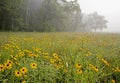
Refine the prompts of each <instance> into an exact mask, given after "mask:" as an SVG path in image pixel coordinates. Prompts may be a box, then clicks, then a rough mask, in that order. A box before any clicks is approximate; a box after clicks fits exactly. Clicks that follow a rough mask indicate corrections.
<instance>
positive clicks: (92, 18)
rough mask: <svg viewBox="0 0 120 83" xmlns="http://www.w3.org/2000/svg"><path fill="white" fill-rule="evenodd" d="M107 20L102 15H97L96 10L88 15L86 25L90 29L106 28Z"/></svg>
mask: <svg viewBox="0 0 120 83" xmlns="http://www.w3.org/2000/svg"><path fill="white" fill-rule="evenodd" d="M107 23H108V21H107V20H106V19H105V17H104V16H102V15H99V14H98V13H97V12H94V13H92V14H89V15H88V25H89V27H90V28H91V29H93V30H95V32H96V30H97V29H100V30H102V29H103V28H107Z"/></svg>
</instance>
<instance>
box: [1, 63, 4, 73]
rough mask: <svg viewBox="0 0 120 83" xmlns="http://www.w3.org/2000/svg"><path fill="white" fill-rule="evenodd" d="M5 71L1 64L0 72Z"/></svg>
mask: <svg viewBox="0 0 120 83" xmlns="http://www.w3.org/2000/svg"><path fill="white" fill-rule="evenodd" d="M4 70H5V66H4V65H3V64H0V72H1V71H4Z"/></svg>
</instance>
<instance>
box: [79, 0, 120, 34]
mask: <svg viewBox="0 0 120 83" xmlns="http://www.w3.org/2000/svg"><path fill="white" fill-rule="evenodd" d="M78 1H79V3H80V7H81V10H82V13H86V14H89V13H93V12H94V11H97V12H98V14H100V15H104V16H105V17H106V19H107V20H108V21H109V23H108V28H107V29H105V30H104V31H107V32H120V0H78Z"/></svg>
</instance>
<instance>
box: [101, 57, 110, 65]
mask: <svg viewBox="0 0 120 83" xmlns="http://www.w3.org/2000/svg"><path fill="white" fill-rule="evenodd" d="M101 60H102V62H103V63H104V64H106V65H107V66H110V64H109V63H108V62H107V61H106V60H105V59H103V58H102V59H101Z"/></svg>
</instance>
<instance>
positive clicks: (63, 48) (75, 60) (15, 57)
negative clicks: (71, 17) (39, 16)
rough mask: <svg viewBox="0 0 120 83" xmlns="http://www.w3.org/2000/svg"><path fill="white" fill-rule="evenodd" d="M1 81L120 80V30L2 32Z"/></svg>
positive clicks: (83, 82)
mask: <svg viewBox="0 0 120 83" xmlns="http://www.w3.org/2000/svg"><path fill="white" fill-rule="evenodd" d="M0 83H120V34H112V33H72V32H66V33H65V32H61V33H54V32H52V33H38V32H18V33H17V32H0Z"/></svg>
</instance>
